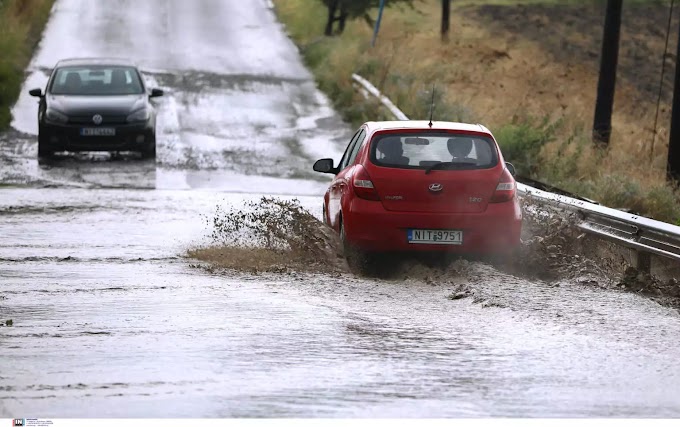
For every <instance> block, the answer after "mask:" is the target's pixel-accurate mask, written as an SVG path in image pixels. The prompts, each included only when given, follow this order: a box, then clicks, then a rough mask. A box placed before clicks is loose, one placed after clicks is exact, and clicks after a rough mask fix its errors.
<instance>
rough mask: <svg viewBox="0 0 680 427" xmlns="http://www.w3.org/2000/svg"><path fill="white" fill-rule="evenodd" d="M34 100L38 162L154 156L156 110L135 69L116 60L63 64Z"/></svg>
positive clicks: (154, 91) (156, 91)
mask: <svg viewBox="0 0 680 427" xmlns="http://www.w3.org/2000/svg"><path fill="white" fill-rule="evenodd" d="M29 93H30V94H31V95H32V96H36V97H39V98H40V107H39V109H38V156H39V157H47V156H51V155H52V154H54V152H56V151H137V152H139V153H141V154H142V157H145V158H154V157H155V156H156V110H155V108H154V105H153V103H152V102H150V101H151V99H152V98H155V97H158V96H162V95H163V91H162V90H160V89H149V88H147V87H146V85H145V84H144V79H143V78H142V74H141V73H140V71H139V69H138V68H137V67H136V66H135V65H134V64H133V63H131V62H129V61H126V60H121V59H101V58H100V59H66V60H63V61H60V62H58V63H57V64H56V66H55V67H54V70H53V71H52V74H51V75H50V78H49V80H48V82H47V87H46V88H45V92H44V93H43V91H42V90H41V89H33V90H31V91H29Z"/></svg>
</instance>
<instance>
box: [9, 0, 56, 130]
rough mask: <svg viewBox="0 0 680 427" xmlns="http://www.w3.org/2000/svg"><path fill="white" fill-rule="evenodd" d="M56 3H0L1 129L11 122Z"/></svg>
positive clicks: (21, 0) (34, 0)
mask: <svg viewBox="0 0 680 427" xmlns="http://www.w3.org/2000/svg"><path fill="white" fill-rule="evenodd" d="M53 3H54V0H0V52H2V55H0V129H7V127H9V124H10V122H11V120H12V117H11V113H10V108H11V106H12V105H13V104H14V102H16V100H17V97H18V96H19V91H20V90H21V83H22V82H23V80H24V69H25V68H26V66H27V65H28V63H29V61H30V60H31V56H32V54H33V50H34V48H35V46H36V45H37V43H38V41H39V40H40V35H41V33H42V30H43V27H44V26H45V23H46V22H47V18H48V17H49V14H50V10H51V9H52V4H53Z"/></svg>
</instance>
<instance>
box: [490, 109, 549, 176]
mask: <svg viewBox="0 0 680 427" xmlns="http://www.w3.org/2000/svg"><path fill="white" fill-rule="evenodd" d="M558 126H559V123H551V122H550V120H549V119H548V118H547V117H546V118H543V119H541V120H540V121H539V120H537V119H533V118H528V119H526V120H524V121H519V120H515V121H513V122H512V123H510V124H507V125H505V126H501V127H500V128H499V129H498V130H496V131H495V132H494V136H495V137H496V140H497V141H498V144H499V145H500V146H501V150H502V151H503V157H505V160H506V161H508V162H511V163H512V164H513V165H514V166H515V168H516V169H517V173H518V174H519V175H521V176H526V177H530V178H535V179H537V178H539V175H540V170H541V164H542V161H541V150H542V149H543V147H544V146H545V145H546V144H548V143H549V142H551V141H553V140H554V139H555V131H556V130H557V128H558Z"/></svg>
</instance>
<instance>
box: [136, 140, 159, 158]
mask: <svg viewBox="0 0 680 427" xmlns="http://www.w3.org/2000/svg"><path fill="white" fill-rule="evenodd" d="M140 153H141V155H142V159H155V158H156V134H154V135H153V136H152V138H151V143H150V144H149V146H148V147H147V148H145V149H144V150H142V151H141V152H140Z"/></svg>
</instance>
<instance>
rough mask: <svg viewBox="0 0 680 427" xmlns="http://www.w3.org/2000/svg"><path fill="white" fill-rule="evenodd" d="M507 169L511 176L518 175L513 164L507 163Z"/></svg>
mask: <svg viewBox="0 0 680 427" xmlns="http://www.w3.org/2000/svg"><path fill="white" fill-rule="evenodd" d="M505 167H506V168H507V169H508V172H510V175H512V176H515V175H517V170H516V169H515V166H514V165H513V164H512V163H510V162H505Z"/></svg>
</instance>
